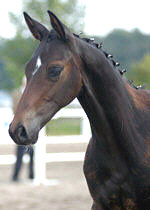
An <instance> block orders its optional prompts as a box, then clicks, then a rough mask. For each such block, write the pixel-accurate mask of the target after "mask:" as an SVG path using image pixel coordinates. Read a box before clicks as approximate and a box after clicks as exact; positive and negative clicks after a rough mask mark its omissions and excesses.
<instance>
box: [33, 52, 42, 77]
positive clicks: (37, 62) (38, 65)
mask: <svg viewBox="0 0 150 210" xmlns="http://www.w3.org/2000/svg"><path fill="white" fill-rule="evenodd" d="M41 65H42V63H41V58H40V56H38V58H37V61H36V66H35V70H34V71H33V73H32V75H34V74H35V73H36V72H37V71H38V69H39V68H40V66H41Z"/></svg>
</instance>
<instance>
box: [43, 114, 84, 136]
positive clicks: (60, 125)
mask: <svg viewBox="0 0 150 210" xmlns="http://www.w3.org/2000/svg"><path fill="white" fill-rule="evenodd" d="M80 124H81V119H80V118H59V119H56V120H52V121H50V122H49V123H48V124H47V126H46V133H47V135H48V136H57V135H58V136H61V135H79V134H80V131H81V127H80Z"/></svg>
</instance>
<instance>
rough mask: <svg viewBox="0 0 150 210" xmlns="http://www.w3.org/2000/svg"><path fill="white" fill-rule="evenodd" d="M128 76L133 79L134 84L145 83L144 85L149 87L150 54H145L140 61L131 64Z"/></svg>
mask: <svg viewBox="0 0 150 210" xmlns="http://www.w3.org/2000/svg"><path fill="white" fill-rule="evenodd" d="M128 77H129V78H130V79H131V80H133V81H134V84H136V85H143V84H146V87H147V88H150V54H147V55H145V56H144V58H143V59H142V60H141V61H140V62H138V63H134V64H133V65H132V66H131V70H130V72H129V73H128Z"/></svg>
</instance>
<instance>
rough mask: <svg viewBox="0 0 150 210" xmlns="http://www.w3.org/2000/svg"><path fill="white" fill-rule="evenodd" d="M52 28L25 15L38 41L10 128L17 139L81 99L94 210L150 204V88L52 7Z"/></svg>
mask: <svg viewBox="0 0 150 210" xmlns="http://www.w3.org/2000/svg"><path fill="white" fill-rule="evenodd" d="M48 13H49V15H50V20H51V24H52V27H53V29H52V30H51V31H49V30H47V29H46V28H45V27H44V26H43V25H42V24H40V23H39V22H37V21H35V20H34V19H32V18H31V17H30V16H28V15H27V14H26V13H24V16H25V20H26V23H27V25H28V27H29V29H30V31H31V32H32V34H33V36H34V37H35V38H36V39H38V40H39V41H40V44H39V46H38V48H37V49H36V51H35V53H34V55H33V56H32V58H31V60H30V61H29V62H28V63H27V65H26V68H25V73H26V77H27V85H26V89H25V91H24V93H23V95H22V98H21V100H20V103H19V105H18V108H17V112H16V114H15V116H14V119H13V121H12V123H11V125H10V129H9V133H10V135H11V137H12V138H13V140H14V141H15V142H16V143H17V144H19V145H28V144H34V143H36V141H37V139H38V133H39V130H40V129H41V128H42V127H43V126H44V125H45V124H46V123H47V122H48V121H49V120H51V118H52V117H53V116H54V115H55V113H56V112H58V111H59V110H60V109H61V108H62V107H64V106H66V105H67V104H69V103H70V102H71V101H72V100H73V99H74V98H75V97H77V98H78V100H79V102H80V104H81V106H82V107H83V109H84V110H85V112H86V114H87V116H88V118H89V121H90V125H91V130H92V138H91V140H90V143H89V145H88V149H87V152H86V156H85V162H84V173H85V177H86V180H87V184H88V187H89V190H90V193H91V196H92V198H93V206H92V209H93V210H111V209H112V210H138V209H140V210H141V209H142V210H148V209H150V127H149V125H150V91H148V90H142V89H137V88H134V87H132V86H131V85H130V84H129V83H128V82H127V81H126V79H124V78H123V76H122V74H123V71H120V70H117V69H118V64H117V63H115V62H114V60H113V59H112V56H110V55H108V54H107V53H105V52H103V51H102V49H101V46H100V45H97V44H96V43H94V42H93V41H91V40H89V39H84V38H82V39H81V38H79V37H78V36H77V35H75V34H72V33H71V32H70V31H69V30H68V29H67V27H66V26H64V25H63V24H62V23H61V21H60V20H59V19H58V18H57V17H56V16H55V15H54V14H53V13H52V12H50V11H49V12H48Z"/></svg>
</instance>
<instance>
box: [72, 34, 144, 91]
mask: <svg viewBox="0 0 150 210" xmlns="http://www.w3.org/2000/svg"><path fill="white" fill-rule="evenodd" d="M81 34H82V33H81V32H80V33H79V34H73V35H74V36H75V37H77V38H79V39H81V40H83V41H85V42H87V43H89V44H91V45H92V46H94V47H96V48H97V49H100V50H101V51H102V52H103V54H104V55H105V56H106V58H107V59H108V60H109V61H110V62H111V63H112V65H113V66H114V67H115V69H116V70H117V71H119V73H120V75H121V76H123V75H124V73H126V69H122V70H121V69H120V68H119V66H120V63H118V62H116V61H115V60H114V59H113V56H112V55H111V54H109V53H107V52H106V51H104V50H103V49H102V47H103V44H102V42H101V43H100V44H99V43H97V42H95V40H94V38H85V37H84V38H82V37H80V35H81ZM127 82H128V83H129V84H130V85H131V86H132V87H133V88H135V89H145V87H146V86H145V85H143V86H142V85H139V86H136V85H134V82H133V80H127Z"/></svg>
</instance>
